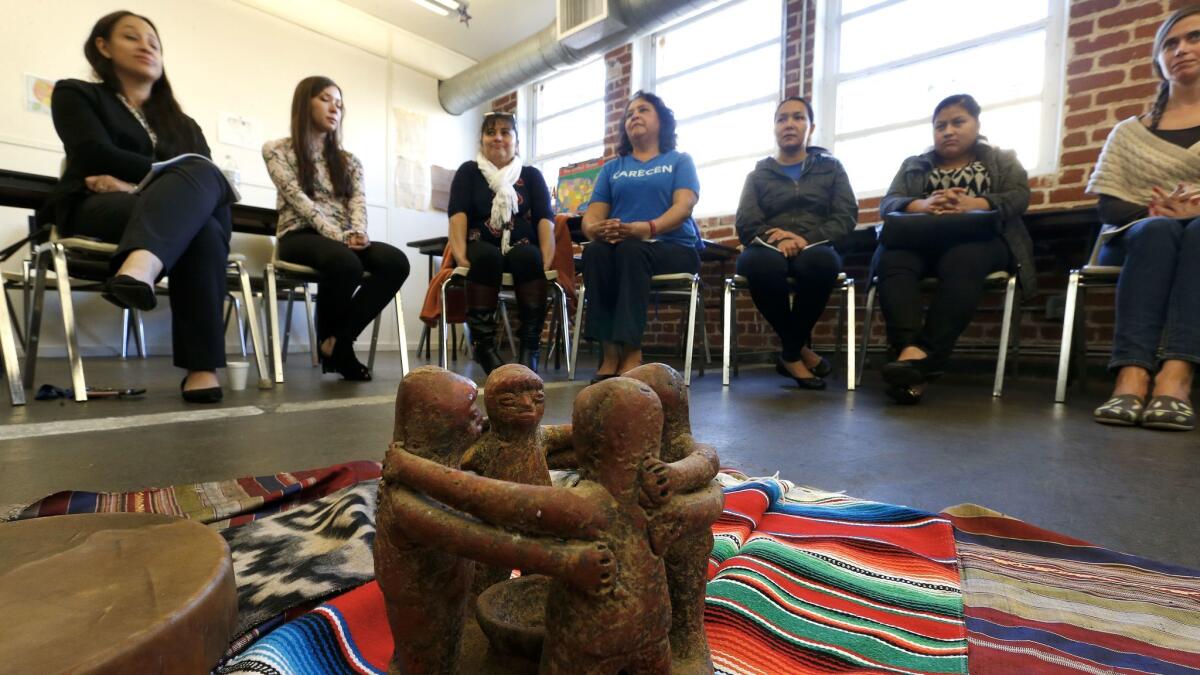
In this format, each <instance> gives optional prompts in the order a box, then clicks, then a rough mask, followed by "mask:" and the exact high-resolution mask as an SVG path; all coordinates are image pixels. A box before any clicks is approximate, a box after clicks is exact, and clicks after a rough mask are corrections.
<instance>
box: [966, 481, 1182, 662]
mask: <svg viewBox="0 0 1200 675" xmlns="http://www.w3.org/2000/svg"><path fill="white" fill-rule="evenodd" d="M944 515H945V516H946V517H948V518H950V520H951V521H953V523H954V525H955V532H954V536H955V540H956V544H957V548H958V558H959V565H960V568H961V574H962V580H963V581H962V583H963V602H964V605H965V614H966V623H967V631H968V633H967V639H968V642H969V651H968V656H969V659H970V665H971V671H972V672H978V673H1049V674H1051V675H1053V674H1056V673H1096V674H1099V673H1167V674H1170V673H1200V572H1198V571H1196V570H1190V569H1186V568H1183V567H1179V566H1176V565H1169V564H1164V563H1159V562H1155V561H1153V560H1148V559H1146V558H1141V557H1138V556H1134V555H1128V554H1125V553H1118V552H1116V551H1110V550H1107V549H1104V548H1101V547H1099V546H1094V545H1092V544H1089V543H1087V542H1085V541H1081V540H1078V539H1074V538H1071V537H1066V536H1063V535H1060V534H1056V533H1054V532H1050V531H1048V530H1043V529H1041V528H1038V527H1034V526H1033V525H1029V524H1027V523H1024V522H1022V521H1020V520H1017V519H1015V518H1011V517H1008V516H1005V515H1004V514H1001V513H998V512H996V511H992V510H990V509H987V508H984V507H981V506H976V505H973V504H963V505H959V506H954V507H951V508H949V509H946V510H945V512H944Z"/></svg>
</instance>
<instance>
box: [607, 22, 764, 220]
mask: <svg viewBox="0 0 1200 675" xmlns="http://www.w3.org/2000/svg"><path fill="white" fill-rule="evenodd" d="M748 1H749V0H728V1H726V2H721V3H719V4H716V5H714V6H712V7H708V8H706V9H704V10H702V11H699V12H696V13H695V14H693V15H691V16H688V17H686V18H684V19H682V20H680V21H677V22H675V23H671V24H668V25H666V26H663V27H662V28H659V29H658V30H656V31H653V32H651V33H649V34H647V35H645V36H643V37H642V38H640V39H639V40H638V41H637V42H638V48H635V51H636V52H640V53H641V54H644V55H645V59H644V62H643V64H642V67H641V68H640V69H639V70H637V74H638V75H639V76H640V77H639V78H638V79H639V80H640V85H641V86H639V87H636V88H634V89H633V90H632V91H631V92H630V93H631V94H632V93H633V92H636V91H637V90H638V89H643V88H645V89H649V90H650V91H654V92H657V91H658V87H659V85H660V84H661V83H664V82H669V81H671V80H673V79H675V78H679V77H683V76H686V75H689V74H691V73H695V72H697V71H700V70H703V69H705V68H709V67H711V66H715V65H717V64H719V63H722V62H724V61H727V60H729V59H733V58H737V57H739V56H744V55H746V54H749V53H751V52H754V51H757V50H760V49H763V48H765V47H768V46H770V45H771V44H772V43H778V51H779V81H778V83H777V87H776V89H775V91H774V92H773V93H771V94H764V95H763V96H760V97H758V98H755V99H750V100H746V101H741V102H739V103H734V104H730V105H726V106H722V107H721V108H717V109H715V110H709V111H707V112H703V113H700V114H698V115H692V116H690V117H681V116H679V115H678V114H677V115H676V117H675V124H676V127H679V126H683V125H685V124H689V123H692V122H700V121H703V120H705V119H708V118H710V117H716V116H717V115H722V114H725V113H729V112H733V111H735V110H740V109H742V108H749V107H752V106H756V105H762V104H763V103H767V102H778V101H779V100H780V99H782V98H783V93H784V91H785V90H786V77H787V44H788V40H787V34H788V1H787V0H776V1H777V2H778V3H779V5H780V12H779V19H780V21H779V36H778V37H776V38H774V39H770V40H762V41H759V42H756V43H754V44H753V45H747V46H745V47H743V48H741V49H738V50H737V51H734V52H731V53H729V54H725V55H724V56H719V57H717V58H710V59H708V60H706V61H704V62H702V63H699V64H695V65H692V66H689V67H688V68H684V69H683V70H680V71H678V72H675V73H671V74H670V75H667V76H665V77H663V78H659V76H658V72H657V64H658V36H659V35H661V34H663V33H668V32H671V31H674V30H678V29H680V28H684V27H686V26H688V25H690V24H692V23H695V22H697V21H702V20H704V19H706V18H708V17H710V16H712V15H713V14H715V13H717V12H720V11H722V10H725V9H729V8H730V7H734V6H736V5H738V4H741V3H744V2H748ZM634 67H635V68H637V63H635V64H634ZM682 150H683V151H684V152H687V148H683V149H682ZM774 150H775V148H774V146H773V145H770V146H768V147H765V148H760V149H757V150H753V151H746V152H743V153H741V154H738V155H731V156H727V157H721V158H719V159H713V160H708V161H705V162H696V171H697V173H699V172H701V171H703V170H704V169H706V168H709V167H712V166H718V165H721V164H727V163H730V162H737V161H745V160H750V159H762V158H763V157H766V156H768V155H772V154H774ZM703 188H704V186H703V185H701V192H703ZM703 204H704V197H703V195H702V196H701V198H700V205H703ZM736 209H737V204H731V205H729V208H728V209H719V210H717V209H714V210H713V211H711V212H709V211H707V210H705V211H704V212H703V213H702V214H701V215H700V216H698V217H701V218H705V217H712V216H720V215H728V214H731V213H733V212H734V211H735V210H736Z"/></svg>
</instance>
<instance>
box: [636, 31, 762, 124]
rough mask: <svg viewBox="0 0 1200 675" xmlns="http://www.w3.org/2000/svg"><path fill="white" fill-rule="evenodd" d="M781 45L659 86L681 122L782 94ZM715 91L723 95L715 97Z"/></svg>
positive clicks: (727, 61)
mask: <svg viewBox="0 0 1200 675" xmlns="http://www.w3.org/2000/svg"><path fill="white" fill-rule="evenodd" d="M779 67H780V57H779V45H778V44H772V45H767V46H766V47H763V48H762V49H756V50H754V51H752V52H749V53H747V54H742V55H741V56H738V57H736V58H732V59H728V60H726V61H722V62H720V63H715V64H713V65H711V66H708V67H707V68H702V69H700V70H697V71H694V72H691V73H688V74H687V75H683V76H680V77H677V78H674V79H671V80H668V81H666V82H663V83H662V84H659V85H658V91H657V92H655V93H657V94H658V95H659V96H661V97H662V98H663V100H664V101H666V102H667V105H668V106H670V107H671V109H672V110H674V111H675V116H676V118H678V119H686V118H688V117H694V116H696V115H699V114H702V113H706V112H709V111H711V110H716V109H718V108H724V107H727V106H730V105H735V104H737V103H741V102H743V101H749V100H753V99H756V98H762V97H763V96H776V95H778V94H779ZM715 92H720V94H719V95H715Z"/></svg>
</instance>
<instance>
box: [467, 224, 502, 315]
mask: <svg viewBox="0 0 1200 675" xmlns="http://www.w3.org/2000/svg"><path fill="white" fill-rule="evenodd" d="M467 260H468V261H469V262H470V264H471V267H470V270H469V271H468V272H467V309H472V308H474V309H492V310H494V309H496V305H497V303H498V302H499V297H500V282H501V280H503V278H504V256H503V255H502V254H501V253H500V247H499V246H495V245H493V244H489V243H487V242H486V241H479V240H476V241H469V242H467Z"/></svg>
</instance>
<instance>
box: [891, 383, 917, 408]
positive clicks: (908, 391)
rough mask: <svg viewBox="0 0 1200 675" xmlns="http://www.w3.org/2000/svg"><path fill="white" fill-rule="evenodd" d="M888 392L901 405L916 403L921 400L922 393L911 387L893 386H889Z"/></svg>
mask: <svg viewBox="0 0 1200 675" xmlns="http://www.w3.org/2000/svg"><path fill="white" fill-rule="evenodd" d="M886 393H887V395H888V396H890V397H891V398H892V400H893V401H895V402H896V403H899V404H900V405H916V404H918V403H920V402H921V395H920V394H918V393H917V392H916V391H914V390H913V389H912V388H911V387H898V386H892V387H888V388H887V390H886Z"/></svg>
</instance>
